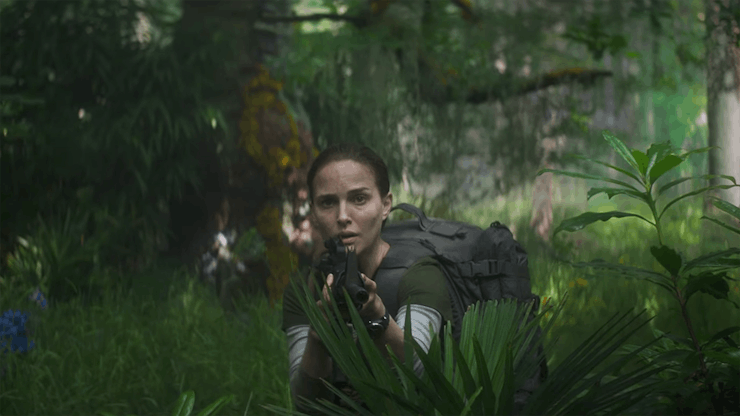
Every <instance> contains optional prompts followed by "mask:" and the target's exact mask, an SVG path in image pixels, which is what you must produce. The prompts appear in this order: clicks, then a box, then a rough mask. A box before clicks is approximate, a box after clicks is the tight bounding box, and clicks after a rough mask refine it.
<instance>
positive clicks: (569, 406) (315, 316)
mask: <svg viewBox="0 0 740 416" xmlns="http://www.w3.org/2000/svg"><path fill="white" fill-rule="evenodd" d="M292 284H294V285H298V284H301V287H300V288H299V287H297V286H296V287H295V288H294V289H296V290H300V289H302V290H303V293H304V294H305V296H303V297H300V301H301V305H302V307H303V308H304V310H305V311H306V313H307V315H308V317H309V321H310V322H311V325H312V327H314V328H316V332H317V333H318V335H319V337H320V338H321V340H322V342H323V343H324V345H325V346H326V348H327V350H328V351H329V353H330V354H331V356H332V357H334V360H335V361H334V362H335V363H336V365H338V366H339V368H341V370H342V371H343V372H344V373H345V374H346V375H347V376H348V378H349V380H350V383H351V384H352V385H353V386H354V387H355V388H356V389H357V391H358V393H359V394H360V397H362V400H363V402H364V403H365V405H366V406H367V409H365V408H361V407H359V406H358V405H357V404H355V403H354V402H353V401H352V400H351V399H349V398H348V397H346V396H345V395H344V394H342V392H340V391H339V390H337V389H336V388H335V387H333V386H332V385H331V384H330V383H328V382H326V381H325V383H326V385H327V387H328V388H329V389H330V390H331V391H332V392H334V393H335V394H337V395H338V396H339V397H340V398H341V399H342V400H343V401H345V402H346V403H347V404H348V405H350V406H351V407H352V408H353V409H354V410H355V411H357V412H358V413H359V414H363V415H373V414H399V415H400V414H409V415H413V414H446V415H447V414H449V415H452V414H459V415H467V414H511V412H512V411H513V409H514V392H515V391H516V390H517V389H518V388H520V387H521V386H522V384H523V382H524V380H525V379H526V378H527V375H528V374H531V372H532V371H533V370H534V368H535V366H536V365H538V362H539V360H540V359H541V358H542V357H541V356H534V355H531V356H528V355H527V354H525V350H526V349H525V348H523V347H524V346H525V345H529V343H530V342H531V341H532V338H531V337H532V335H533V332H530V331H529V330H530V329H532V328H533V327H534V326H536V325H539V318H540V317H541V316H542V315H539V317H538V318H537V319H535V320H533V321H531V322H530V323H529V324H527V325H523V326H521V327H520V326H519V325H517V324H516V323H517V322H521V319H522V318H523V317H524V316H525V314H527V313H529V311H530V308H531V306H532V305H531V304H530V305H528V306H527V307H525V308H522V307H519V306H518V305H517V303H516V302H511V301H500V302H496V301H489V302H486V303H484V304H480V303H477V304H475V305H473V306H472V308H471V309H470V310H469V311H468V312H467V313H466V314H465V317H464V318H463V328H462V335H461V339H460V344H459V345H458V343H457V342H455V341H454V340H453V339H452V333H451V326H450V323H449V322H448V325H446V326H445V328H446V329H445V334H444V336H445V343H444V345H445V349H444V351H442V349H441V348H440V340H439V334H433V337H432V345H431V347H430V349H429V351H427V352H425V351H424V350H423V349H422V348H421V347H420V346H419V345H418V344H417V343H416V341H415V340H414V339H413V337H412V336H411V317H410V315H407V316H406V324H405V333H404V340H405V342H404V356H405V357H412V356H413V354H414V353H415V354H416V355H417V356H418V357H419V359H420V360H421V362H422V363H423V365H424V369H425V370H424V374H423V376H422V377H421V378H419V377H418V376H417V375H416V374H415V373H414V370H413V368H412V364H411V363H412V360H410V359H406V360H405V361H404V362H401V361H400V360H399V359H398V357H396V356H395V354H394V353H393V352H392V350H391V348H390V347H387V348H388V353H389V354H390V357H391V359H392V361H393V368H391V367H389V366H388V365H387V363H386V361H385V358H384V357H383V356H382V355H381V353H380V351H379V350H378V348H377V347H376V346H375V344H374V343H373V341H372V340H370V338H369V336H368V335H367V331H366V330H365V328H364V325H363V324H362V320H361V318H360V317H359V314H358V313H357V311H355V310H350V315H351V316H352V323H353V328H354V329H355V331H356V333H357V337H358V339H359V344H360V346H359V347H358V346H357V344H355V340H354V337H353V334H352V331H351V330H350V329H349V327H348V326H347V325H345V324H344V323H343V322H341V320H340V319H338V317H339V316H341V314H340V312H339V309H338V307H337V306H336V302H334V301H333V295H330V296H332V303H331V304H332V306H333V308H332V311H330V312H328V313H329V314H330V315H329V316H330V318H329V321H325V320H324V318H323V316H322V314H321V312H320V310H319V308H318V306H317V305H316V304H315V303H314V302H313V295H312V294H311V293H310V291H309V289H308V286H307V285H306V284H305V282H303V281H301V283H297V282H292ZM316 289H317V290H320V288H319V287H318V286H317V287H316ZM298 293H300V292H298ZM345 296H348V295H346V294H345ZM348 299H349V298H348ZM562 306H563V304H561V305H560V306H559V307H558V308H557V309H556V310H555V311H554V312H553V313H554V315H555V317H557V315H559V313H560V311H561V310H562ZM625 316H626V315H624V316H622V317H621V318H619V319H616V316H615V317H613V319H612V320H610V321H609V322H607V323H605V324H604V325H603V326H602V327H601V328H599V329H598V330H597V331H596V332H595V333H594V335H593V336H592V337H591V339H589V340H588V341H587V342H585V343H583V344H582V345H580V346H579V347H578V348H577V349H576V350H575V351H573V353H572V354H571V356H570V357H569V358H568V359H566V362H564V363H563V365H561V366H559V367H558V368H556V369H555V370H554V372H553V373H551V374H550V375H549V377H548V380H547V381H545V382H544V383H543V385H542V386H541V387H540V388H539V389H538V390H536V391H535V393H534V394H533V395H532V396H531V397H530V398H529V400H528V401H527V402H526V405H525V407H524V409H523V410H522V412H523V414H581V413H582V412H584V411H587V409H590V410H588V411H589V412H591V413H594V412H595V414H601V412H604V414H614V413H618V412H622V411H626V410H628V409H630V408H632V409H635V408H636V406H639V405H640V404H642V403H641V402H642V401H643V399H645V398H646V397H647V395H648V393H647V392H648V391H649V390H648V386H641V387H640V388H635V386H636V385H640V383H641V381H642V380H645V379H646V378H647V377H649V376H651V375H652V374H654V373H656V372H658V371H660V370H661V368H652V366H651V365H647V366H644V367H643V368H641V369H640V370H639V371H636V372H634V373H632V374H629V375H628V376H623V377H607V376H608V375H609V374H611V373H613V372H614V371H615V370H616V369H617V368H619V366H621V365H623V363H624V362H625V360H618V361H616V362H614V363H612V364H611V365H610V366H609V367H608V368H606V369H604V370H602V371H600V372H596V373H592V371H593V370H594V369H595V368H596V366H597V365H599V364H601V363H602V362H603V361H604V360H605V359H606V358H607V357H608V356H609V355H610V354H611V353H612V352H613V351H615V350H616V349H617V348H618V347H619V346H620V345H621V344H622V343H624V341H625V340H626V339H627V338H628V337H629V336H630V335H622V336H619V335H620V334H631V331H627V328H628V327H629V326H631V324H632V323H633V322H634V321H635V320H636V319H638V318H639V317H635V318H633V319H632V320H631V321H629V322H627V323H626V324H624V325H623V326H621V327H620V326H619V325H620V323H621V322H622V321H623V320H624V318H625ZM555 319H556V318H553V320H551V321H550V323H549V324H548V326H547V327H546V328H545V329H544V331H545V332H546V331H548V330H549V329H550V327H551V326H552V324H553V322H554V320H555ZM614 319H616V321H615V320H614ZM646 323H647V322H646V321H643V322H642V324H641V325H645V324H646ZM363 354H364V356H365V357H366V359H367V361H365V360H364V359H363V358H362V355H363ZM546 354H547V352H545V355H546ZM635 354H636V352H635ZM453 357H454V358H455V359H454V360H453ZM366 362H367V364H366ZM605 377H607V378H606V379H605ZM607 380H608V382H605V381H607ZM306 406H307V407H310V408H311V409H313V410H317V411H320V412H325V413H326V414H351V412H348V411H342V409H340V408H338V407H336V406H335V405H331V404H330V403H327V402H326V401H320V402H319V403H311V402H307V403H306ZM265 408H266V409H268V410H271V411H273V412H275V413H277V414H282V415H288V414H291V412H290V411H289V410H288V409H281V408H278V407H275V406H266V407H265ZM299 414H300V413H299Z"/></svg>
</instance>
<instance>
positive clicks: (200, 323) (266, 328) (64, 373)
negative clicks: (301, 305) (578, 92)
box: [0, 178, 740, 415]
mask: <svg viewBox="0 0 740 416" xmlns="http://www.w3.org/2000/svg"><path fill="white" fill-rule="evenodd" d="M557 184H558V178H556V188H557ZM585 189H586V188H585V187H584V183H583V182H570V181H568V182H562V183H561V185H560V187H559V189H556V190H555V193H554V195H555V201H554V202H555V213H554V217H555V221H554V225H557V224H559V222H560V221H561V220H562V219H564V218H566V217H568V216H573V215H577V214H578V213H580V212H582V211H584V210H586V209H592V210H608V209H612V208H615V207H616V208H620V209H626V208H630V206H629V201H628V202H627V203H626V205H625V203H624V202H620V201H619V200H616V205H614V206H610V204H612V205H613V204H615V201H608V200H605V199H593V200H592V201H591V202H589V203H586V202H585V201H586V198H585ZM394 194H395V195H397V198H396V200H395V203H398V202H414V203H418V202H419V201H418V200H414V199H413V198H410V197H409V196H408V195H403V194H402V192H401V191H400V190H399V189H394ZM530 206H531V188H523V189H521V190H517V191H515V192H512V193H510V194H509V195H507V196H506V197H500V198H497V199H495V200H492V201H485V202H481V203H478V204H474V205H469V206H466V207H465V209H464V210H457V211H456V214H455V218H456V219H458V220H463V221H467V222H470V223H473V224H476V225H478V226H482V227H487V226H488V225H489V224H490V223H491V222H492V221H494V220H499V221H501V222H502V223H505V224H509V225H513V226H514V227H515V229H516V237H517V239H518V240H519V241H520V242H522V244H523V245H524V247H525V248H526V249H527V250H528V252H529V254H530V269H531V275H532V276H533V278H532V288H533V291H534V292H535V293H537V294H538V295H539V296H540V297H542V298H545V297H547V298H550V299H552V301H555V302H557V301H559V300H560V299H562V298H563V296H564V294H565V293H566V292H568V293H569V302H568V304H567V306H566V309H565V311H564V316H563V317H562V319H561V320H560V322H559V323H558V326H557V327H556V330H555V333H554V334H552V336H551V337H550V338H549V339H548V342H552V340H553V339H554V337H555V336H559V341H558V343H557V349H556V350H555V352H554V354H553V356H552V357H550V359H551V363H553V364H555V365H557V363H558V362H560V361H561V360H562V359H563V358H564V354H565V353H567V352H569V351H570V350H571V349H572V348H573V347H575V346H576V345H577V344H578V343H580V342H581V341H583V340H584V339H585V337H587V336H588V335H590V334H591V333H592V332H593V330H594V329H595V328H597V327H598V326H600V325H601V324H602V323H603V322H604V321H606V319H607V318H608V317H610V316H611V315H613V314H614V313H615V312H624V311H625V310H629V309H633V310H635V311H639V310H641V309H643V308H647V309H648V313H649V314H650V315H655V316H656V319H654V320H653V321H652V324H651V325H652V327H653V328H660V329H661V330H664V331H672V332H674V333H676V334H679V335H685V333H686V330H685V328H684V326H683V322H682V320H681V319H680V315H679V314H678V310H677V307H676V306H677V305H676V303H675V301H674V300H673V299H671V298H670V297H669V296H668V294H667V293H663V292H662V291H659V290H658V289H656V288H655V287H653V286H651V285H650V284H648V283H644V282H638V281H628V280H624V279H616V278H608V277H600V278H597V279H589V278H587V276H586V275H585V274H584V273H583V272H581V271H577V270H573V269H572V268H570V267H567V266H564V265H561V264H558V263H556V262H555V261H554V260H553V259H552V258H551V257H549V256H548V254H547V253H548V252H547V251H546V250H545V249H544V248H543V246H542V245H541V244H540V243H538V239H537V237H535V235H534V234H533V233H532V232H531V231H530V230H529V227H528V223H529V219H530V215H531V213H530V209H529V207H530ZM435 209H444V208H443V207H442V208H440V207H437V208H435ZM700 212H701V211H700V203H699V202H698V201H697V199H696V198H695V199H694V200H691V199H689V200H688V201H687V202H685V203H683V204H679V206H677V207H676V208H675V209H674V210H673V211H672V212H669V214H667V216H668V218H666V220H665V221H664V224H665V227H666V228H665V229H666V241H670V242H671V244H673V245H674V246H675V247H676V248H677V249H679V250H680V251H682V252H683V253H684V254H685V255H687V257H688V258H691V257H694V256H696V255H699V254H701V253H706V252H709V251H713V250H718V249H723V248H727V247H730V246H738V245H740V239H738V238H736V237H735V236H731V235H729V233H726V232H724V231H722V230H721V229H719V227H716V226H714V225H711V224H709V223H708V222H707V221H700V220H699V219H698V218H699V217H700V216H701V213H700ZM395 215H396V214H394V216H395ZM430 216H434V215H433V214H430ZM563 234H564V235H563V237H564V240H562V241H561V240H558V244H563V241H567V242H569V243H571V244H573V245H574V247H573V248H572V249H571V251H570V258H574V259H578V260H584V261H585V260H591V259H594V258H603V259H605V260H608V261H621V262H624V263H626V264H633V265H640V266H644V267H654V265H653V261H652V258H651V256H650V253H649V251H648V250H649V246H650V245H652V244H656V242H657V237H655V232H654V230H653V229H651V228H650V227H646V226H643V225H641V224H640V222H639V221H637V220H632V219H623V220H612V221H609V222H607V223H598V224H595V225H593V226H591V227H588V228H586V229H585V230H582V231H580V232H577V233H572V234H568V233H563ZM578 241H580V246H578V247H576V246H575V245H576V244H578ZM735 277H739V276H738V275H737V273H735ZM738 292H740V288H739V287H738V285H737V282H733V285H732V286H731V296H732V297H733V298H734V299H736V300H738V298H739V297H740V294H739V293H738ZM0 296H6V297H7V295H0ZM0 302H1V304H2V305H3V309H7V308H10V307H13V308H22V309H26V310H29V311H30V310H33V308H34V306H32V305H30V303H28V304H26V303H24V302H23V301H17V300H16V299H9V298H2V297H0ZM689 307H690V313H691V317H692V319H693V320H694V326H695V329H696V330H697V331H698V333H699V335H700V336H706V335H707V334H710V333H712V332H715V331H717V330H719V329H722V328H725V327H728V326H730V325H732V324H735V323H737V322H740V311H738V310H736V309H734V307H732V305H730V304H729V303H726V302H719V301H716V300H715V299H713V298H711V297H709V296H704V295H699V296H697V297H696V298H694V299H692V300H691V302H690V304H689ZM280 323H281V311H280V306H279V304H278V306H277V308H276V309H275V310H271V309H270V307H269V305H268V303H267V302H266V301H265V300H263V299H259V298H252V299H248V300H246V301H244V302H243V303H242V304H240V308H239V312H237V313H236V314H226V313H224V312H223V310H222V309H221V307H220V306H219V303H218V300H217V299H216V298H215V296H213V293H212V291H211V290H209V289H208V288H205V287H202V286H201V285H200V284H199V283H198V282H197V279H196V278H195V277H193V276H192V275H190V274H189V273H188V272H187V271H186V269H185V268H183V267H180V266H178V265H177V264H176V263H172V262H163V263H161V264H159V265H158V266H157V267H156V268H153V269H151V270H148V271H146V272H143V273H140V274H137V275H134V276H130V277H129V284H128V285H127V289H120V288H119V289H117V290H112V291H109V292H108V293H107V294H105V295H104V296H103V297H102V298H101V299H98V300H96V301H94V302H87V303H86V304H85V305H83V304H82V303H81V301H73V302H69V303H66V304H59V305H54V307H52V308H50V309H49V310H46V311H36V310H34V311H33V315H32V324H33V325H35V327H34V326H33V325H32V328H33V329H34V331H35V333H34V336H33V339H34V340H35V341H36V344H37V347H36V348H35V349H34V350H33V351H32V352H31V353H29V354H27V355H26V356H24V357H21V356H16V355H12V356H10V357H7V358H3V360H5V361H8V363H9V364H16V369H15V370H14V371H11V372H10V374H9V375H8V376H6V377H4V378H3V379H2V380H0V415H19V414H44V415H69V414H86V415H92V414H100V412H104V411H105V412H111V413H113V414H120V415H124V414H138V415H159V414H169V413H170V412H171V411H172V409H173V405H174V402H175V400H176V399H177V398H178V396H179V395H180V393H181V392H183V391H185V390H190V389H192V390H194V391H195V394H196V406H195V410H196V411H198V410H200V409H202V408H203V407H205V406H207V405H208V404H210V403H211V402H213V401H215V400H216V399H218V398H220V397H222V396H224V395H228V394H234V395H235V396H236V399H235V400H234V401H232V402H231V403H230V404H229V405H227V406H226V407H225V408H224V409H223V411H222V414H229V415H231V414H234V415H245V414H266V413H267V412H265V411H264V409H262V408H261V407H259V406H260V405H264V404H273V405H277V406H283V407H289V406H291V402H290V395H289V387H288V380H287V374H288V368H287V365H288V363H287V346H286V343H285V335H284V333H283V332H282V331H281V330H280ZM652 336H653V335H652V332H651V331H650V329H649V328H647V329H646V330H645V331H642V332H640V333H636V334H634V337H633V338H632V339H631V340H630V343H633V344H641V343H644V342H647V341H649V340H650V339H651V338H652ZM735 339H736V341H738V339H737V336H736V337H735Z"/></svg>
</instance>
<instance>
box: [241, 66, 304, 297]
mask: <svg viewBox="0 0 740 416" xmlns="http://www.w3.org/2000/svg"><path fill="white" fill-rule="evenodd" d="M282 87H283V84H282V82H280V81H278V80H276V79H274V78H272V77H271V76H270V73H269V72H268V70H267V68H265V67H264V66H263V65H260V66H259V73H258V74H257V75H256V76H255V77H254V78H252V79H251V80H250V82H249V83H248V84H247V87H246V89H245V92H244V101H245V104H246V105H245V109H244V112H243V114H242V118H241V121H240V123H239V128H240V131H241V134H242V135H241V144H242V145H243V146H244V147H245V149H246V151H247V154H249V156H250V157H251V158H252V159H253V160H254V161H255V162H256V163H257V164H258V165H259V166H261V167H262V168H263V169H264V170H265V172H267V176H268V181H269V187H270V189H283V188H284V187H285V180H286V169H288V168H290V167H293V168H295V169H299V168H301V167H303V166H305V165H306V163H307V162H308V157H309V155H308V152H305V151H302V150H301V142H300V140H299V136H298V127H297V125H296V122H295V120H294V118H293V116H292V115H291V114H290V112H289V111H288V108H287V106H286V104H285V102H283V101H282V100H281V99H280V98H279V96H278V94H279V92H280V91H281V90H282ZM285 122H287V129H286V128H285V125H284V123H285ZM271 128H272V129H275V128H277V129H278V130H277V131H272V130H270V129H271ZM285 130H288V131H289V134H288V135H287V136H288V137H287V140H285V136H286V135H285V134H280V133H284V132H285ZM310 151H313V153H314V157H315V156H316V155H317V154H318V150H317V149H316V148H315V147H314V148H313V149H311V150H310ZM256 228H257V231H258V232H259V233H260V234H261V235H262V236H263V238H264V240H265V247H266V256H267V263H268V265H269V267H270V276H269V277H268V279H267V290H268V294H269V298H270V304H271V305H274V302H275V301H276V300H278V299H280V298H281V297H282V294H283V291H284V290H285V288H286V287H287V285H288V282H289V278H290V274H291V273H292V272H294V271H295V266H296V265H297V264H298V259H297V256H296V254H295V253H293V251H292V250H291V249H290V248H289V247H288V246H286V244H285V243H284V241H283V240H284V238H283V234H282V220H281V215H280V209H279V207H277V206H275V205H273V204H270V203H268V204H267V205H266V206H265V208H264V209H263V210H262V211H261V212H260V213H259V215H258V216H257V227H256Z"/></svg>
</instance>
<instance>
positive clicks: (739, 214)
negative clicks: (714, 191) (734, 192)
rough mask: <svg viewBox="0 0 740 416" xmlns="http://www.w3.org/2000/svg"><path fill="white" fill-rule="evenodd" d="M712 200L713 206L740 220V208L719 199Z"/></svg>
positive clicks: (713, 198)
mask: <svg viewBox="0 0 740 416" xmlns="http://www.w3.org/2000/svg"><path fill="white" fill-rule="evenodd" d="M711 198H712V205H714V206H715V207H717V208H719V209H721V210H722V211H724V212H726V213H728V214H730V215H732V216H733V217H735V218H737V219H739V220H740V207H736V206H735V205H733V204H731V203H729V202H727V201H724V200H722V199H719V198H717V197H711Z"/></svg>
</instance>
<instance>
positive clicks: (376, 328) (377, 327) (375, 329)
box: [367, 323, 384, 336]
mask: <svg viewBox="0 0 740 416" xmlns="http://www.w3.org/2000/svg"><path fill="white" fill-rule="evenodd" d="M383 329H384V328H383V325H381V324H376V323H373V324H372V325H370V326H369V327H368V328H367V332H368V333H369V334H370V336H374V335H377V334H380V333H382V332H383Z"/></svg>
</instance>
